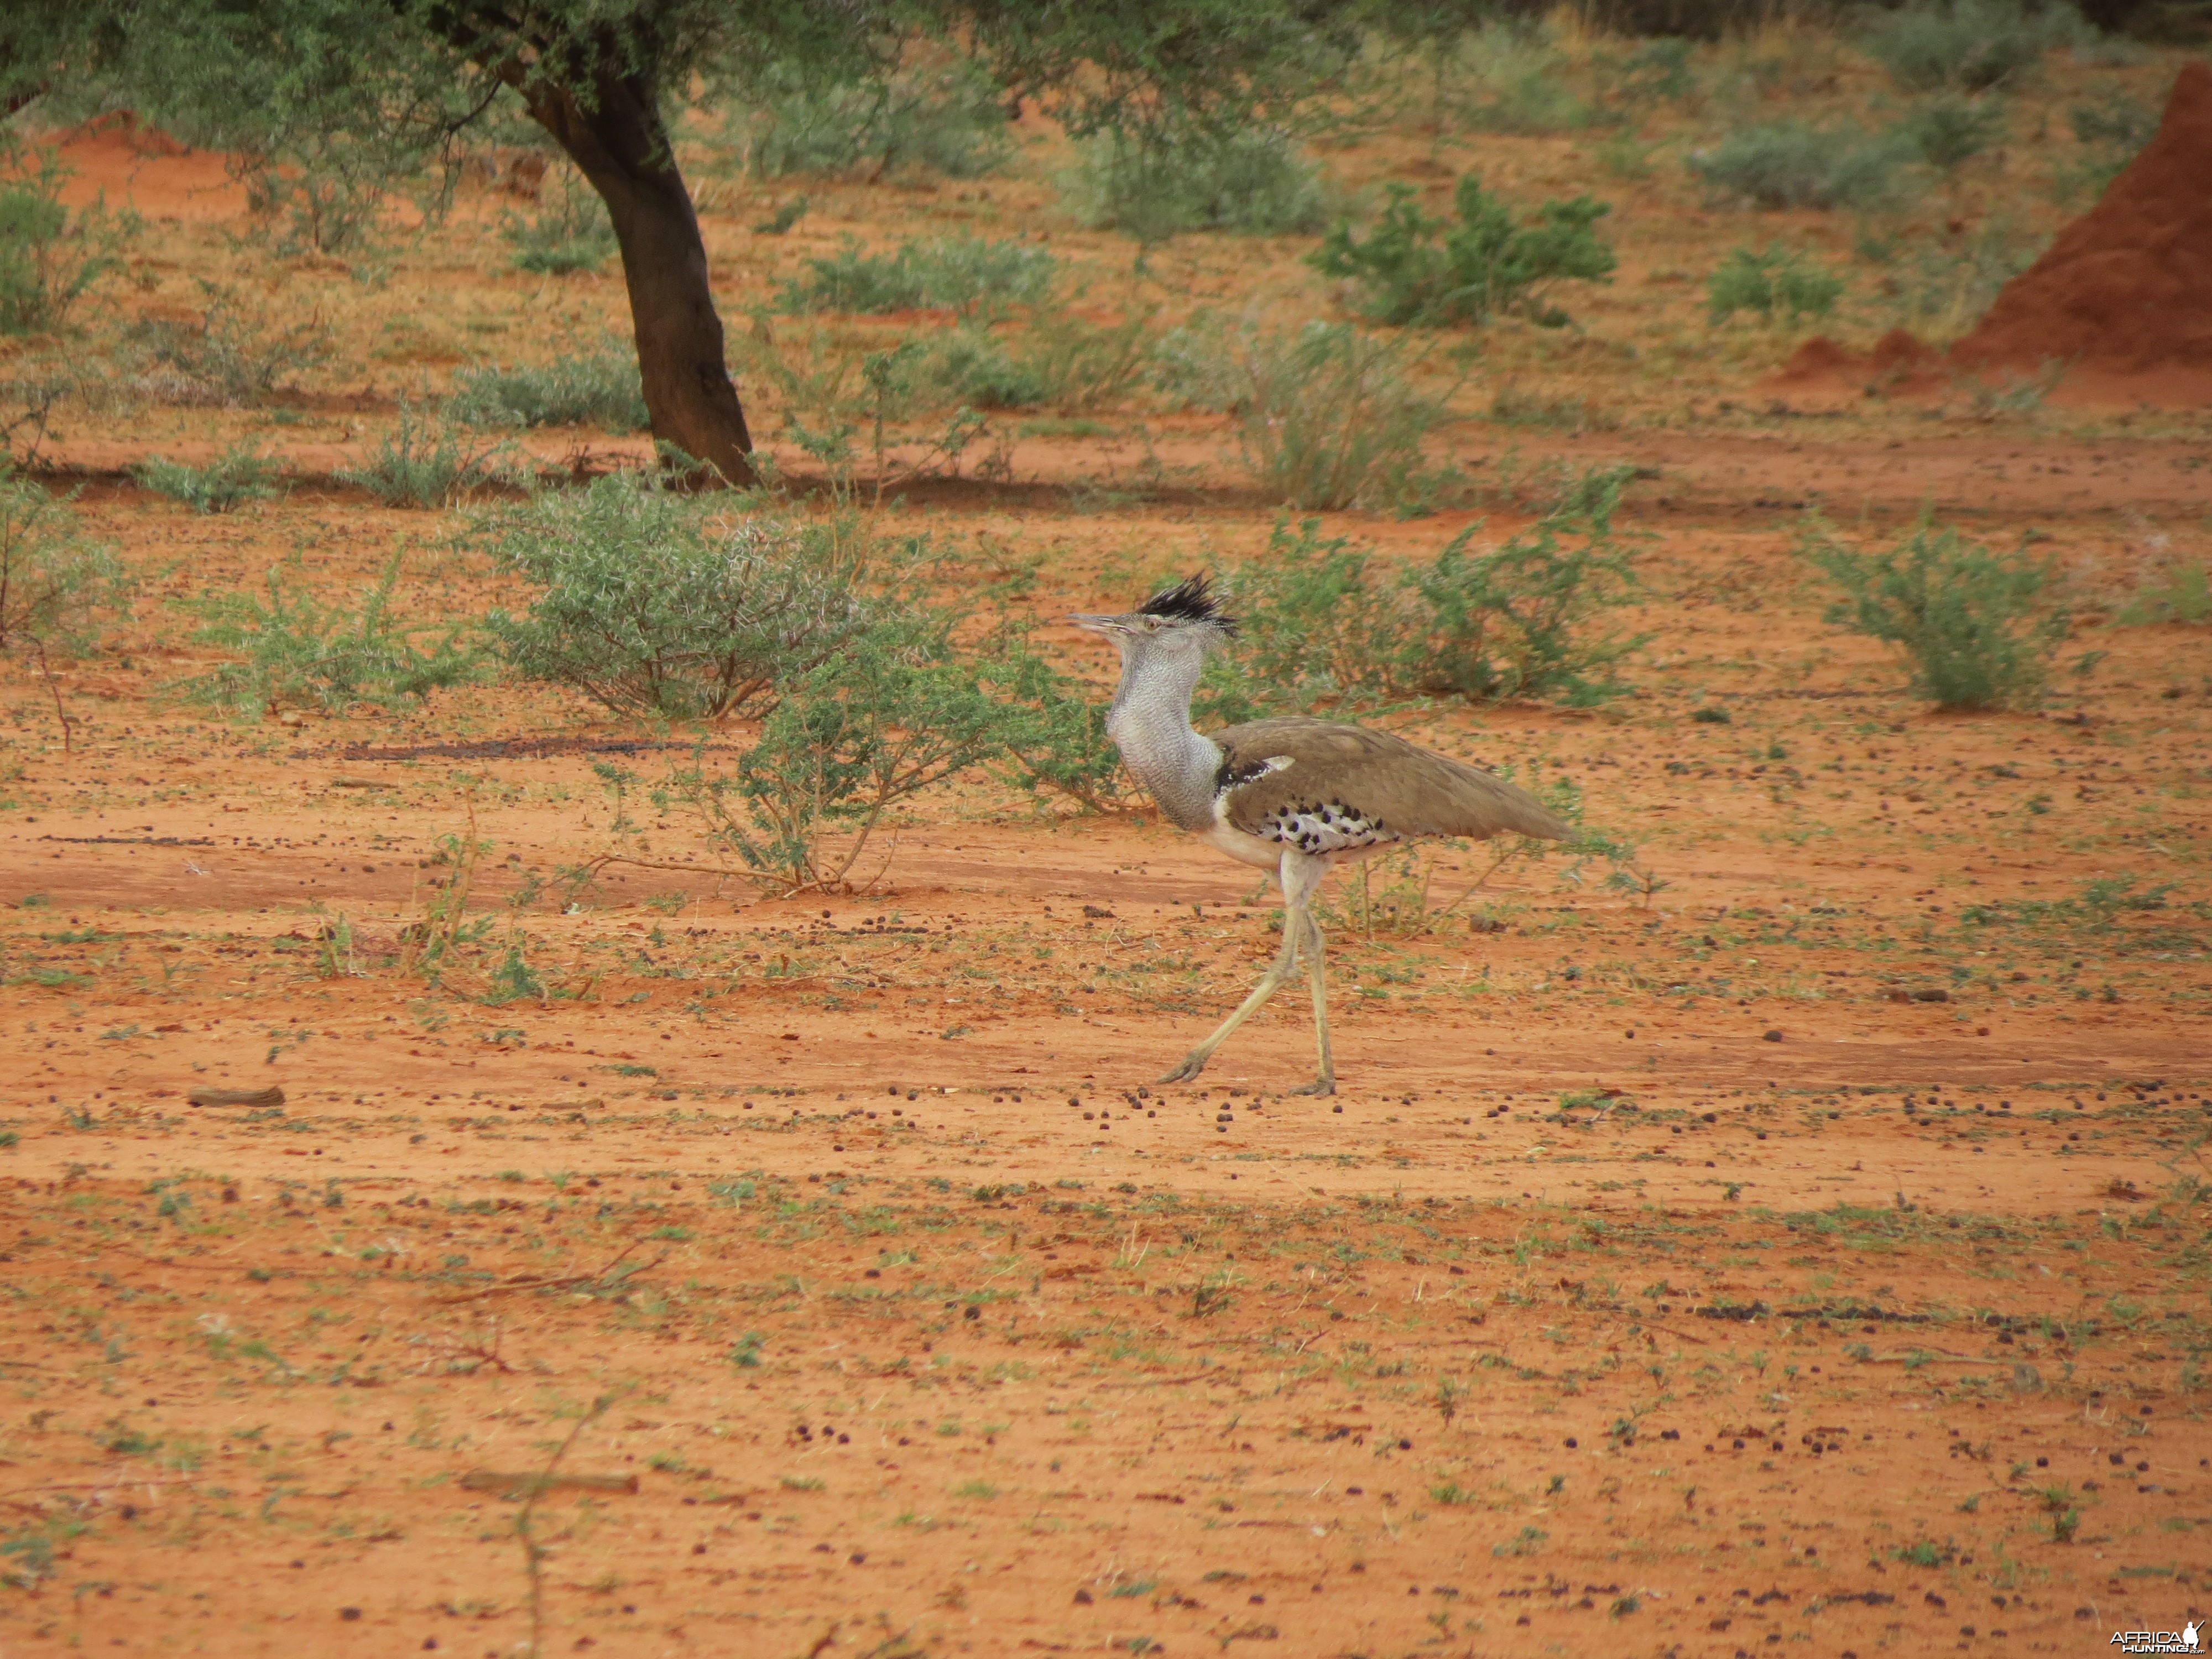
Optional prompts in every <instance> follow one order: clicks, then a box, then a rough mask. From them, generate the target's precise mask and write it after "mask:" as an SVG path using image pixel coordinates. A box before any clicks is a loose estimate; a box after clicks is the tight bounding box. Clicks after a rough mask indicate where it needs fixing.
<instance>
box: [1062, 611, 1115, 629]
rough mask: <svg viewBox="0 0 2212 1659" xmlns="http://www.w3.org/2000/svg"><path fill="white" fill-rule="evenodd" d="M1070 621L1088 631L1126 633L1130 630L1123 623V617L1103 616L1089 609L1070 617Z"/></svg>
mask: <svg viewBox="0 0 2212 1659" xmlns="http://www.w3.org/2000/svg"><path fill="white" fill-rule="evenodd" d="M1068 621H1070V622H1072V623H1074V624H1075V625H1076V626H1077V627H1078V628H1080V629H1084V630H1085V632H1086V633H1091V634H1126V633H1127V632H1128V631H1129V630H1128V629H1126V628H1124V627H1123V626H1122V625H1121V618H1120V617H1102V616H1096V615H1093V614H1091V613H1090V612H1088V611H1078V612H1077V613H1076V614H1075V615H1073V617H1069V618H1068Z"/></svg>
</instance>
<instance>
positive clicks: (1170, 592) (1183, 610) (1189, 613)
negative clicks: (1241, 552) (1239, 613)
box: [1137, 574, 1237, 634]
mask: <svg viewBox="0 0 2212 1659" xmlns="http://www.w3.org/2000/svg"><path fill="white" fill-rule="evenodd" d="M1137 610H1138V612H1139V615H1142V616H1146V617H1161V618H1163V619H1164V620H1166V621H1170V622H1185V623H1212V624H1213V625H1214V626H1215V627H1216V628H1218V629H1220V630H1221V631H1222V632H1223V633H1225V634H1234V633H1235V632H1236V631H1237V618H1236V617H1231V616H1225V615H1224V614H1223V613H1222V610H1221V601H1220V600H1219V599H1216V598H1215V597H1214V594H1213V589H1212V586H1211V584H1209V583H1208V582H1207V580H1206V577H1205V576H1204V574H1199V575H1195V576H1189V577H1186V578H1185V579H1184V580H1182V581H1180V582H1177V583H1176V585H1175V586H1173V587H1164V588H1162V589H1161V590H1160V591H1159V592H1157V593H1155V594H1153V595H1152V598H1151V599H1146V601H1145V602H1144V604H1142V605H1139V606H1138V607H1137Z"/></svg>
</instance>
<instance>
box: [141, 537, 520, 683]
mask: <svg viewBox="0 0 2212 1659" xmlns="http://www.w3.org/2000/svg"><path fill="white" fill-rule="evenodd" d="M400 557H401V556H400V555H398V554H394V555H393V556H392V561H391V562H390V563H389V564H387V565H386V567H385V570H384V575H383V578H382V580H380V581H379V582H378V583H377V585H376V586H374V587H373V588H371V589H369V590H368V592H365V593H364V594H362V598H361V601H360V603H359V604H358V605H354V606H347V605H325V604H324V603H323V602H322V601H321V600H319V599H316V598H315V596H314V595H313V594H312V593H300V592H293V591H291V590H290V589H289V587H288V586H286V584H285V581H284V579H283V573H281V572H280V571H277V570H274V569H272V570H270V572H269V574H268V576H267V579H266V593H265V596H262V595H256V594H253V593H251V592H239V593H210V594H204V595H201V596H199V597H197V598H194V599H187V600H185V601H183V605H184V608H185V610H186V611H190V612H191V614H193V615H194V616H197V617H199V618H200V619H201V624H200V626H199V628H198V629H196V630H195V631H194V633H193V635H192V638H193V641H194V642H195V643H197V644H200V645H205V646H212V647H215V648H216V649H217V650H220V651H234V652H236V653H239V658H238V660H236V661H234V662H228V663H224V664H222V665H221V666H219V667H216V668H214V669H211V670H210V671H208V672H207V673H205V674H202V675H198V676H196V677H194V678H191V679H188V680H185V681H184V682H182V683H181V684H179V685H177V686H176V687H175V688H173V689H174V690H176V691H177V692H178V693H179V694H180V695H182V696H185V697H189V698H191V700H192V701H194V702H204V703H209V704H212V705H214V706H216V707H217V708H223V709H226V710H228V711H229V712H230V713H232V714H235V715H237V716H238V717H239V718H240V719H245V720H258V719H260V718H262V717H263V716H264V714H268V713H269V712H270V710H272V709H275V708H281V707H283V706H284V705H286V704H290V705H293V706H295V707H298V708H325V709H331V710H343V709H344V708H348V707H349V706H350V705H352V704H354V703H356V702H374V703H379V704H382V705H384V706H386V707H394V706H397V705H398V704H401V703H404V702H412V701H416V700H417V699H420V698H421V697H422V696H425V695H426V694H428V692H430V691H433V690H437V689H439V688H441V687H443V686H451V685H459V684H465V683H467V682H468V681H470V680H472V679H475V678H478V676H479V675H481V673H482V672H483V667H484V659H483V653H482V652H481V651H480V650H479V649H477V647H476V646H475V645H474V644H473V642H471V641H470V640H469V639H468V637H467V629H465V627H463V626H461V625H459V624H449V625H447V626H446V627H444V628H442V629H441V628H438V627H434V626H429V625H425V624H416V623H405V622H402V621H400V620H399V619H398V618H397V617H394V616H393V615H392V594H393V592H394V591H395V589H396V587H397V586H398V580H399V569H400ZM426 637H427V638H428V639H429V641H430V643H429V644H428V646H427V647H425V646H423V645H422V644H420V643H418V641H422V640H423V639H425V638H426Z"/></svg>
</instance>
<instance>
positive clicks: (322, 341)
mask: <svg viewBox="0 0 2212 1659" xmlns="http://www.w3.org/2000/svg"><path fill="white" fill-rule="evenodd" d="M199 287H200V297H201V300H202V301H203V302H204V303H203V305H202V308H201V312H200V316H199V319H198V320H197V322H191V323H185V322H179V321H175V320H173V319H167V318H149V319H144V320H142V321H140V322H137V323H135V324H133V325H131V327H130V328H129V329H127V330H126V331H125V335H124V338H125V343H126V345H127V346H128V347H129V348H130V349H131V350H132V351H134V352H138V353H143V358H144V362H145V365H146V368H145V372H144V373H143V374H142V375H141V377H140V381H139V384H140V386H141V388H142V389H143V390H145V391H148V392H153V393H154V394H155V395H156V396H160V397H163V398H167V400H168V401H170V402H172V403H185V404H193V403H214V404H243V403H252V402H256V401H258V399H260V398H264V397H267V396H268V395H269V394H270V392H275V391H277V390H278V389H279V388H281V387H283V386H287V385H289V383H290V382H291V381H292V380H293V379H294V377H295V376H296V375H297V374H299V373H300V372H301V370H303V369H308V368H314V367H316V366H317V365H318V364H320V363H322V362H326V361H327V360H328V359H329V357H330V355H331V333H330V327H329V325H328V324H326V323H325V322H324V320H323V319H321V318H320V317H319V316H309V317H305V318H301V319H296V320H291V321H285V322H278V321H276V320H275V319H272V318H271V317H270V315H269V313H268V312H267V311H266V310H264V309H263V308H262V307H259V306H258V305H255V304H252V303H250V302H249V301H246V299H245V298H244V297H242V296H241V295H240V294H239V292H238V290H237V289H233V288H228V287H226V286H224V285H223V284H222V283H211V282H209V281H207V280H206V279H204V278H201V279H199Z"/></svg>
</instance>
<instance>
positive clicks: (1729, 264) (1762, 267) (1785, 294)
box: [1705, 242, 1844, 323]
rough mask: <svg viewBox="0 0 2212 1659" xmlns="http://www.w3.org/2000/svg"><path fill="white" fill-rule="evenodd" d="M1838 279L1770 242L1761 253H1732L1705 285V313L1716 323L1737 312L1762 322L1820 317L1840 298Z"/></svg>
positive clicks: (1748, 250)
mask: <svg viewBox="0 0 2212 1659" xmlns="http://www.w3.org/2000/svg"><path fill="white" fill-rule="evenodd" d="M1843 292H1844V279H1843V278H1842V277H1840V276H1836V275H1834V274H1833V273H1832V272H1831V271H1827V270H1821V269H1820V268H1819V267H1817V266H1814V265H1809V264H1807V263H1806V262H1805V260H1804V258H1803V257H1802V255H1801V254H1799V252H1797V251H1796V249H1795V248H1790V247H1784V246H1783V245H1782V244H1781V243H1779V242H1770V243H1768V244H1767V246H1766V248H1765V251H1764V252H1760V251H1758V250H1756V249H1753V248H1749V247H1739V248H1735V249H1734V250H1732V251H1731V252H1729V257H1728V258H1725V259H1723V261H1722V262H1721V264H1720V268H1719V269H1718V270H1715V271H1714V272H1713V274H1712V277H1711V281H1709V282H1708V283H1706V284H1705V302H1706V309H1707V311H1708V313H1709V314H1710V315H1711V319H1712V320H1713V321H1714V322H1716V323H1718V322H1724V321H1726V320H1727V319H1729V318H1730V317H1732V316H1734V315H1735V313H1737V312H1739V311H1755V312H1757V313H1759V315H1760V316H1761V317H1763V318H1765V319H1767V320H1768V321H1770V322H1771V321H1772V320H1773V319H1774V316H1775V313H1777V312H1779V313H1781V314H1782V317H1783V319H1784V320H1785V321H1787V322H1792V323H1794V322H1796V321H1797V320H1798V319H1800V318H1803V317H1825V316H1826V315H1827V314H1828V313H1830V312H1831V311H1833V310H1834V309H1835V308H1836V301H1837V300H1838V299H1839V298H1840V297H1842V295H1843Z"/></svg>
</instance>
